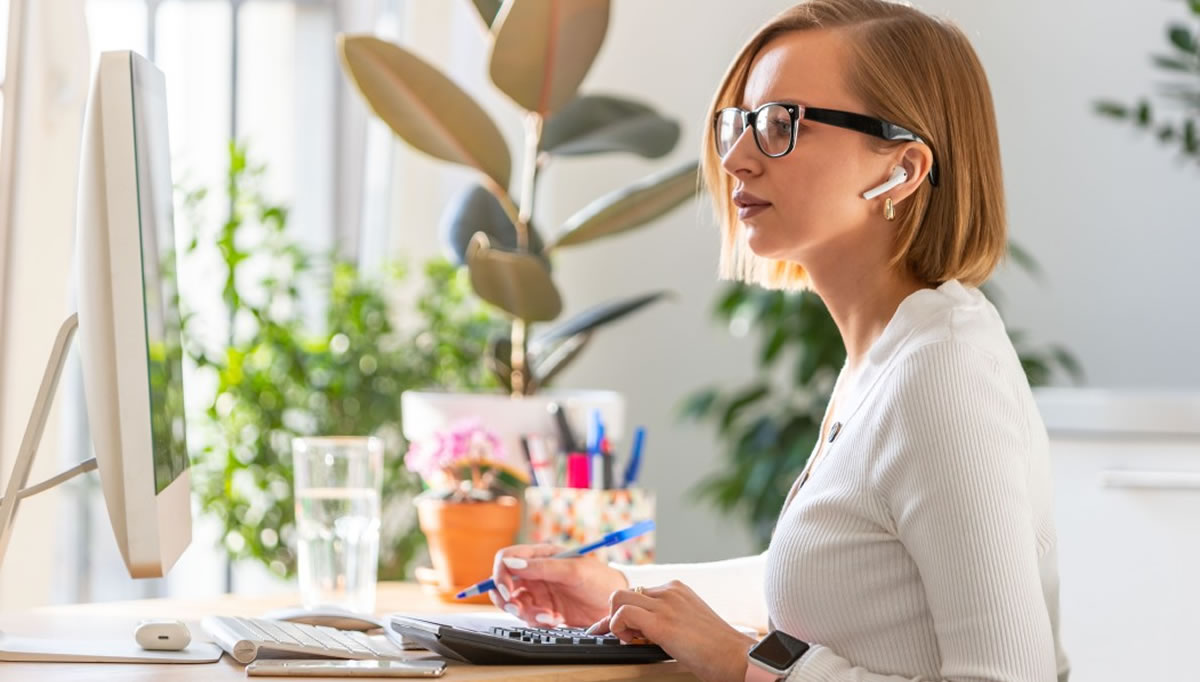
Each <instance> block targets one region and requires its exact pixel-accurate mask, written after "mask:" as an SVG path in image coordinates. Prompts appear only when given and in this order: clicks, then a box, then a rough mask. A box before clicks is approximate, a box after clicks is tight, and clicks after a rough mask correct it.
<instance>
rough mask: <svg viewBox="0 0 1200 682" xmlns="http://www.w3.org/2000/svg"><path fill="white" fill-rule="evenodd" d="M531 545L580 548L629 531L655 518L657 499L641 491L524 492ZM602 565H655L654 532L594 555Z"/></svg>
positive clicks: (553, 489)
mask: <svg viewBox="0 0 1200 682" xmlns="http://www.w3.org/2000/svg"><path fill="white" fill-rule="evenodd" d="M525 511H526V514H527V520H528V522H529V525H528V528H529V540H530V542H533V543H542V542H545V543H551V544H556V545H562V546H564V547H568V548H569V547H578V546H579V545H583V544H586V543H589V542H592V541H594V540H597V539H599V538H600V537H601V536H603V535H604V534H605V533H611V532H613V531H615V530H621V529H623V528H628V527H629V526H632V525H633V524H635V523H638V522H639V521H649V520H652V519H653V518H654V493H652V492H650V491H649V490H642V489H640V488H629V489H624V490H588V489H584V488H539V487H536V486H530V487H528V488H526V489H525ZM594 554H595V555H596V556H598V557H599V558H601V559H603V560H604V561H615V562H618V563H622V564H649V563H654V531H651V532H649V533H646V534H645V535H641V536H639V537H636V538H633V539H632V540H626V541H625V542H622V543H620V544H617V545H612V546H610V547H603V548H601V549H598V550H596V551H595V552H594Z"/></svg>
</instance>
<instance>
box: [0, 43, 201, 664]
mask: <svg viewBox="0 0 1200 682" xmlns="http://www.w3.org/2000/svg"><path fill="white" fill-rule="evenodd" d="M169 152H170V149H169V146H168V139H167V105H166V95H165V79H164V77H163V74H162V72H161V71H159V70H158V69H157V68H155V66H154V65H153V64H151V63H150V62H149V61H147V60H145V59H144V58H142V57H140V56H139V55H137V54H135V53H133V52H128V51H122V52H105V53H103V54H102V55H100V62H99V65H98V68H97V71H96V74H95V78H94V80H93V83H92V89H91V93H90V95H89V97H88V105H87V111H86V113H85V116H84V136H83V147H82V154H81V159H80V169H79V195H78V210H77V213H76V216H77V217H76V255H75V273H74V276H75V287H74V288H75V290H76V300H77V305H78V311H77V312H75V313H71V314H70V315H69V316H68V318H67V320H66V322H64V323H63V325H62V327H61V328H60V330H59V333H58V337H57V338H56V340H55V344H54V347H53V349H52V350H51V354H50V360H49V362H48V363H47V366H46V372H45V374H44V375H43V378H42V384H41V386H40V388H39V390H38V395H37V398H36V399H35V401H34V406H33V411H32V415H31V416H30V420H29V424H28V425H27V426H26V429H25V436H24V438H23V439H22V441H21V447H20V450H19V451H18V454H17V459H16V462H15V464H14V467H13V472H12V475H11V476H10V478H9V481H8V483H7V485H6V490H5V494H4V498H3V500H0V563H2V562H3V559H4V552H5V549H6V547H7V545H8V539H9V537H10V534H11V530H12V522H13V519H14V515H15V514H16V510H17V506H18V504H19V503H20V501H21V499H22V498H24V497H28V496H29V495H33V494H36V493H38V492H41V491H42V490H46V489H48V488H51V487H53V486H55V485H57V484H59V483H62V482H63V481H65V480H67V479H69V478H71V477H72V476H75V475H78V474H80V473H83V472H85V471H90V470H92V469H98V470H99V472H100V483H101V489H102V490H103V493H104V501H105V504H106V507H107V509H108V516H109V519H110V521H111V522H112V527H113V532H114V534H115V536H116V540H117V546H118V547H119V548H120V551H121V556H122V557H124V559H125V565H126V566H127V567H128V569H129V574H130V576H131V577H134V578H153V577H160V576H162V575H163V574H164V573H166V571H167V570H169V569H170V568H171V566H172V565H173V564H174V563H175V560H176V559H178V558H179V555H180V554H182V553H183V550H184V549H185V548H186V547H187V545H188V543H189V542H190V541H191V537H192V523H191V480H190V477H189V475H188V453H187V433H186V428H185V425H184V403H183V376H182V375H183V344H182V336H181V325H180V315H179V306H178V302H179V299H178V288H177V282H176V274H177V270H176V261H175V239H174V236H175V234H174V233H175V224H174V219H173V211H172V185H171V166H170V154H169ZM76 330H78V332H79V341H80V358H81V360H82V365H83V387H84V396H85V399H86V400H85V402H86V405H87V415H88V427H89V431H90V435H91V441H92V446H93V449H94V451H95V457H94V458H92V459H89V460H88V461H86V462H84V463H82V464H80V465H78V466H75V467H72V468H71V469H68V470H67V471H64V472H63V473H61V474H59V475H57V476H55V477H53V478H50V479H48V480H46V481H43V482H41V483H39V484H37V485H34V486H29V487H26V482H27V481H28V478H29V471H30V468H31V466H32V463H33V458H34V456H35V455H36V454H37V449H38V443H39V441H40V440H41V435H42V431H43V429H44V427H45V423H46V418H47V415H48V413H49V411H50V403H51V401H52V400H53V398H54V391H55V389H56V387H57V385H58V379H59V377H60V376H61V374H62V368H63V363H64V361H65V358H66V355H67V349H68V347H69V346H70V343H71V339H72V337H73V336H74V334H75V332H76ZM219 657H220V650H219V649H217V648H216V647H214V646H212V645H207V644H203V643H199V644H193V645H192V646H190V647H189V648H188V649H186V650H184V651H179V652H147V651H141V650H140V649H139V648H138V647H137V645H136V644H135V643H134V640H133V636H132V633H129V634H128V635H127V637H126V638H124V639H115V640H98V641H87V640H80V639H78V638H66V639H37V638H28V637H19V636H13V635H11V634H9V633H4V634H3V635H2V636H0V660H3V661H77V662H83V661H97V662H105V661H109V662H118V661H119V662H133V661H156V662H181V663H187V662H198V661H215V660H217V658H219Z"/></svg>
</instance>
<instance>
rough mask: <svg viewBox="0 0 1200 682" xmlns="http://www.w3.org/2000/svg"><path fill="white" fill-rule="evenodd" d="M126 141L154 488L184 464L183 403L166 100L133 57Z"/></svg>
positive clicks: (159, 84) (154, 77) (159, 83)
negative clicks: (130, 149) (138, 245)
mask: <svg viewBox="0 0 1200 682" xmlns="http://www.w3.org/2000/svg"><path fill="white" fill-rule="evenodd" d="M131 68H132V69H133V74H132V75H133V84H134V88H133V113H134V115H133V120H134V131H133V134H134V149H135V154H136V159H137V193H138V214H139V221H140V228H141V236H142V289H143V291H144V292H145V296H144V298H145V320H146V330H145V332H146V349H147V358H146V362H147V366H148V370H149V377H150V429H151V432H152V434H151V436H152V439H153V442H154V488H155V493H156V494H157V493H161V492H162V491H163V490H164V489H166V487H167V486H168V485H170V484H171V482H172V481H174V480H175V479H176V478H177V477H178V476H179V475H180V474H181V473H183V471H184V470H185V469H187V466H188V453H187V438H186V435H185V428H184V405H183V346H182V339H181V336H180V333H181V328H180V319H179V293H178V292H179V289H178V282H177V279H176V263H175V220H174V209H173V204H172V201H173V199H172V196H171V193H172V187H171V179H170V178H171V174H170V173H169V172H165V171H167V169H169V168H170V166H169V164H170V152H169V149H168V139H167V128H166V122H167V112H166V107H167V102H166V93H165V92H164V88H163V80H162V76H161V75H159V74H157V73H156V72H154V71H153V70H152V69H151V68H149V67H148V64H146V63H142V62H141V61H140V60H133V61H132V63H131Z"/></svg>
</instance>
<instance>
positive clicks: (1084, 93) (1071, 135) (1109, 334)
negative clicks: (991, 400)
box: [393, 0, 1200, 561]
mask: <svg viewBox="0 0 1200 682" xmlns="http://www.w3.org/2000/svg"><path fill="white" fill-rule="evenodd" d="M468 4H469V3H452V7H451V8H449V9H446V10H441V9H438V8H436V7H432V6H431V3H413V5H420V7H413V8H412V11H411V14H410V16H409V17H408V19H409V23H408V29H407V30H408V34H407V35H406V36H405V38H404V40H405V42H406V43H407V44H409V45H412V46H413V47H414V48H415V49H417V50H418V51H419V52H421V53H423V54H424V55H426V57H427V58H428V59H430V60H431V61H433V62H435V63H437V64H438V65H440V66H441V67H442V68H443V69H445V70H448V71H451V72H452V73H455V74H456V75H457V77H458V79H459V81H460V83H463V84H464V87H467V88H468V90H470V91H472V92H473V93H476V94H477V96H479V97H481V98H482V99H484V101H485V106H486V107H487V108H488V110H489V111H492V112H494V113H493V116H494V117H495V118H497V119H498V120H499V121H500V122H501V125H502V128H503V129H504V131H505V133H506V135H507V136H508V138H509V140H510V146H511V147H512V148H513V149H518V148H519V147H518V146H517V144H516V143H517V141H518V140H519V137H518V135H519V133H520V130H519V122H518V119H517V118H516V114H515V109H513V108H512V106H511V105H509V104H508V103H507V102H506V100H505V99H504V97H503V96H502V95H499V94H498V93H496V91H495V89H494V88H493V87H491V85H490V83H488V81H487V79H486V75H485V74H486V71H485V67H484V60H485V58H486V52H485V50H484V49H483V48H482V41H480V40H478V39H477V37H476V36H475V34H474V31H476V30H477V26H476V23H473V22H476V19H475V17H474V16H472V15H471V13H470V12H471V10H469V9H468V8H467V7H466V6H467V5H468ZM791 4H792V3H791V2H789V1H788V0H759V1H758V2H755V3H741V2H736V3H735V2H732V1H731V0H706V1H705V2H696V1H695V0H655V1H654V2H642V1H637V2H635V1H634V0H617V2H615V3H614V5H615V7H614V11H613V17H612V23H611V25H610V28H609V34H608V37H607V41H606V43H605V46H604V48H603V49H602V51H601V53H600V56H599V58H598V60H597V62H596V64H595V66H594V67H593V69H592V72H591V73H590V74H589V76H588V79H587V81H586V82H585V85H584V89H585V90H587V91H591V92H600V91H608V92H614V93H619V94H623V95H628V96H631V97H636V98H639V99H642V100H645V101H647V102H649V103H651V104H653V105H654V106H656V107H658V108H659V109H660V110H661V111H663V112H665V113H667V114H669V115H672V116H675V117H677V118H678V119H679V120H680V121H681V123H682V124H683V126H684V134H683V141H682V142H681V144H680V147H679V148H678V149H677V150H676V151H675V152H674V153H673V154H672V156H671V158H670V159H668V160H667V161H666V162H665V163H671V162H674V161H680V160H683V159H686V158H694V157H695V156H696V154H697V149H696V147H697V144H698V140H699V137H700V135H701V130H702V127H703V126H704V121H702V120H701V119H702V118H703V115H704V113H705V109H706V106H707V104H708V100H709V98H710V96H711V93H712V91H713V89H714V88H715V86H716V84H717V81H718V80H719V78H720V77H721V75H722V74H723V72H724V70H725V68H726V66H727V64H728V61H729V60H730V59H731V58H732V56H733V54H734V53H735V51H736V50H737V49H738V47H740V45H741V44H742V43H743V42H744V40H746V39H747V38H748V37H749V36H750V34H751V33H752V32H753V30H754V29H755V28H756V27H757V26H758V25H760V24H761V23H762V22H764V21H765V20H766V19H768V18H769V17H771V16H772V15H773V14H774V13H776V12H778V11H780V10H782V9H784V8H786V7H788V6H790V5H791ZM917 4H918V6H921V7H923V8H924V9H926V10H928V11H931V12H934V13H939V14H943V15H947V16H949V17H951V18H952V19H954V20H956V21H957V22H959V23H960V24H961V25H962V27H963V28H964V30H965V31H966V32H967V33H968V35H969V36H970V37H971V40H972V41H973V43H974V44H975V46H976V49H977V50H978V51H979V53H980V56H981V59H982V60H983V63H984V66H985V68H986V69H987V71H988V73H989V76H990V78H991V83H992V88H993V91H994V95H995V99H996V102H997V111H998V118H999V129H1000V130H999V132H1000V139H1001V143H1002V146H1003V153H1004V164H1005V181H1006V188H1007V193H1008V198H1009V211H1010V216H1011V225H1012V237H1013V238H1014V239H1015V240H1017V241H1018V242H1019V243H1021V244H1022V245H1024V246H1025V247H1026V248H1027V249H1028V250H1030V251H1031V252H1032V253H1033V254H1034V255H1035V256H1036V258H1038V260H1039V261H1040V262H1041V264H1042V266H1043V268H1044V270H1045V272H1046V275H1047V281H1046V284H1045V285H1044V286H1043V285H1039V284H1038V283H1036V282H1033V281H1031V280H1029V279H1028V278H1027V277H1025V276H1023V275H1020V274H1019V273H1016V274H1014V273H1011V272H1006V273H1001V274H1000V275H999V276H998V284H999V285H1000V288H1001V291H1002V293H1004V294H1005V297H1004V300H1003V301H1002V302H1001V305H1002V309H1003V311H1004V313H1005V314H1006V316H1007V318H1008V319H1009V321H1010V324H1011V325H1012V326H1015V327H1021V328H1026V329H1029V330H1030V331H1031V332H1032V333H1033V335H1034V337H1035V338H1036V339H1038V340H1043V341H1055V342H1060V343H1063V344H1065V345H1066V346H1067V347H1068V348H1070V349H1071V350H1073V351H1074V352H1075V353H1076V355H1077V356H1078V357H1079V358H1080V360H1081V361H1082V362H1083V364H1084V366H1085V369H1086V370H1087V372H1088V378H1089V382H1090V383H1091V384H1093V385H1101V386H1196V385H1198V384H1200V357H1198V353H1200V350H1198V349H1200V343H1198V337H1200V315H1198V313H1200V303H1198V299H1197V295H1196V293H1195V292H1196V290H1197V287H1196V286H1195V285H1194V284H1193V282H1192V279H1191V277H1190V276H1189V275H1188V274H1187V273H1188V272H1189V266H1191V265H1192V262H1191V261H1192V259H1193V258H1194V254H1196V253H1197V252H1200V219H1197V217H1196V216H1197V213H1196V206H1197V203H1196V202H1197V200H1198V199H1200V191H1197V188H1200V171H1198V170H1197V169H1194V168H1181V167H1180V164H1179V163H1177V162H1176V161H1175V160H1174V159H1173V158H1172V157H1171V155H1170V154H1169V153H1167V152H1166V151H1165V150H1162V149H1159V148H1158V147H1157V145H1156V144H1154V143H1153V142H1151V141H1150V140H1147V139H1142V138H1141V136H1139V135H1136V134H1134V133H1133V131H1132V130H1130V129H1129V127H1127V126H1119V125H1116V124H1113V123H1110V122H1108V121H1105V120H1101V119H1099V118H1098V117H1097V116H1096V115H1094V114H1093V113H1092V112H1091V102H1092V101H1093V100H1094V99H1096V98H1099V97H1102V96H1111V97H1116V98H1119V99H1123V100H1127V101H1132V100H1133V99H1134V97H1135V96H1137V95H1140V94H1142V93H1145V92H1150V90H1151V83H1152V76H1153V75H1154V74H1153V72H1152V70H1151V69H1150V67H1149V66H1148V62H1149V60H1148V57H1147V55H1148V54H1149V53H1150V52H1151V51H1155V50H1158V49H1160V46H1161V44H1162V43H1163V39H1162V37H1161V36H1162V34H1163V30H1164V26H1165V23H1166V20H1167V18H1168V17H1169V16H1177V17H1181V16H1182V15H1183V12H1184V9H1183V7H1182V5H1181V4H1180V3H1165V2H1164V3H1123V2H1103V3H1096V2H1085V1H1084V0H1059V1H1056V2H1038V1H1036V0H1015V1H1013V2H1006V3H982V2H974V1H972V0H921V1H919V2H918V3H917ZM456 27H457V28H456ZM464 27H465V28H464ZM399 149H400V151H399V152H398V157H399V162H398V163H399V173H400V176H399V180H398V191H397V193H396V206H395V212H396V214H397V215H400V216H402V217H401V218H400V219H399V220H398V222H397V224H396V225H395V226H394V232H393V244H394V247H395V250H396V251H403V252H406V253H408V254H410V255H413V256H417V257H423V256H426V255H429V254H431V253H433V252H434V251H435V250H436V248H437V247H436V240H435V238H434V232H435V226H436V225H437V219H438V216H439V215H440V211H441V209H442V207H443V206H444V204H445V202H446V201H447V200H448V199H449V197H450V196H451V195H452V192H453V189H454V188H456V187H459V186H461V184H462V183H464V182H465V181H467V180H468V179H469V178H470V177H471V174H470V173H469V172H465V171H463V170H460V169H457V168H451V167H449V166H447V165H445V164H441V163H438V162H433V161H429V160H427V159H426V158H424V157H421V156H419V155H418V154H416V153H414V152H411V151H410V150H408V149H407V148H406V147H404V146H403V145H401V146H400V148H399ZM514 155H516V154H515V153H514ZM661 163H664V162H659V163H652V162H644V161H641V160H639V159H636V158H629V157H618V156H613V157H605V158H603V159H597V158H591V159H585V160H577V161H567V162H560V163H559V164H558V165H557V166H555V167H553V168H552V169H551V170H550V172H549V174H548V177H547V178H546V181H545V182H544V184H543V187H542V194H541V196H540V197H539V200H538V207H537V209H538V212H537V214H536V216H540V222H541V224H543V225H553V224H555V223H556V222H557V221H561V220H562V219H563V218H565V217H566V216H568V215H570V213H571V212H573V211H574V210H576V209H577V208H579V207H580V206H583V205H584V204H585V203H586V202H587V201H589V200H590V199H592V198H593V197H596V196H598V195H599V194H601V193H603V192H605V191H608V190H610V189H614V188H616V187H619V186H622V185H624V184H626V183H628V182H631V181H632V180H634V179H636V178H638V177H640V176H642V175H643V174H645V173H646V172H648V171H649V170H651V169H652V168H657V167H662V166H661V165H660V164H661ZM716 258H717V235H716V233H715V229H714V226H713V222H712V219H711V217H710V213H709V209H708V206H707V204H704V203H702V202H698V203H697V206H692V207H688V208H686V209H682V210H679V211H678V212H676V213H674V214H673V215H671V216H670V217H669V218H668V219H665V220H663V221H662V222H661V223H660V224H658V225H657V226H656V227H654V228H653V229H651V230H649V231H646V232H642V233H638V234H633V235H630V236H626V237H622V238H619V239H616V240H613V241H611V242H607V243H599V244H595V245H592V246H587V247H582V248H578V249H570V250H568V251H564V252H563V253H562V254H561V256H560V259H559V261H558V266H557V269H556V278H557V280H558V282H559V283H560V285H561V287H562V289H563V293H564V296H565V298H566V301H567V308H568V310H567V313H568V314H570V313H571V312H573V311H577V310H579V309H581V308H582V307H585V306H587V305H589V304H592V303H595V302H598V301H601V300H606V299H609V298H612V297H616V296H622V295H626V294H632V293H636V292H641V291H645V290H649V289H653V288H656V287H664V286H665V287H669V288H672V289H674V290H675V291H677V292H679V294H680V298H679V300H678V302H675V303H669V304H665V305H661V306H659V307H658V308H656V309H655V310H653V311H652V312H647V313H644V314H642V315H639V316H637V317H635V318H633V319H631V320H629V321H628V322H626V323H624V324H622V325H620V326H618V327H614V328H611V329H608V330H606V331H604V333H602V334H598V335H597V338H596V339H595V340H594V341H593V346H592V347H591V348H590V349H589V350H588V352H587V353H586V354H585V355H584V356H583V357H582V358H581V360H580V361H579V362H578V363H577V364H576V365H575V367H574V368H573V369H571V370H569V371H568V373H567V374H566V375H565V376H564V381H563V383H564V384H565V385H569V386H578V387H605V388H613V389H617V390H620V391H622V392H624V393H625V394H626V395H627V396H628V398H629V403H630V411H631V420H633V421H635V422H641V423H645V424H647V425H648V427H649V430H650V439H649V455H648V460H647V462H646V469H645V472H644V473H645V482H646V484H648V485H650V486H652V487H654V488H656V489H657V490H658V491H659V495H660V512H659V517H660V523H661V527H662V531H663V532H661V533H660V534H659V543H660V550H661V558H662V559H664V560H670V561H676V560H677V561H683V560H699V559H708V558H716V557H724V556H730V555H734V554H738V553H740V552H744V551H745V550H746V549H747V548H748V547H749V543H748V540H747V536H746V534H745V533H744V532H743V531H742V530H741V528H740V527H739V526H737V525H736V524H733V523H731V522H728V521H723V520H721V519H719V518H718V517H717V516H716V514H714V513H713V512H712V511H710V510H709V509H708V508H707V507H705V506H698V505H696V504H694V503H693V502H692V501H691V500H689V499H688V496H687V495H686V491H687V490H688V489H689V488H690V487H691V486H692V485H693V484H694V483H695V482H696V481H697V480H698V479H699V478H700V477H701V476H702V474H703V473H705V472H707V471H709V470H711V469H713V468H715V467H718V466H720V464H721V455H720V454H719V452H718V450H719V448H718V446H717V445H716V444H714V441H713V439H712V437H711V434H710V432H708V431H706V430H704V429H700V428H697V427H694V426H690V425H681V424H679V423H678V422H677V421H676V419H675V418H674V415H675V413H676V408H677V406H678V404H679V401H680V399H681V398H682V397H683V396H684V395H685V394H686V393H688V392H689V391H690V390H692V389H694V388H696V387H698V386H701V385H705V384H708V383H712V382H724V383H727V384H728V383H734V382H741V381H743V380H745V378H746V377H747V376H748V374H749V372H751V371H752V367H753V364H752V356H753V353H754V352H755V344H754V343H752V342H750V340H748V339H747V340H734V339H731V338H730V336H729V335H728V333H726V332H725V331H724V330H722V329H721V328H719V327H717V326H716V325H714V324H712V323H710V321H709V320H710V317H709V312H708V311H709V309H710V306H711V302H712V299H713V295H714V292H715V291H716V290H717V286H718V285H717V283H716V282H715V278H714V273H715V267H716ZM714 538H716V541H714Z"/></svg>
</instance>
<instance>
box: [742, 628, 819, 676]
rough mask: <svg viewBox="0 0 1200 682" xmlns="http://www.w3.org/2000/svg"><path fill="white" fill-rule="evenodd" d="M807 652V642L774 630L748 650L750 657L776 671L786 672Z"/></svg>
mask: <svg viewBox="0 0 1200 682" xmlns="http://www.w3.org/2000/svg"><path fill="white" fill-rule="evenodd" d="M806 651H808V642H805V641H802V640H799V639H796V638H795V637H792V636H791V635H789V634H787V633H786V632H780V631H779V630H775V631H773V632H771V634H769V635H767V636H766V637H764V638H763V640H762V641H761V642H759V643H758V644H756V645H755V646H754V648H753V649H751V650H750V657H751V658H753V659H756V660H758V661H761V662H763V663H765V664H767V665H768V666H770V667H772V668H775V669H776V670H787V669H788V668H790V667H792V665H793V664H794V663H795V662H796V659H798V658H800V657H801V656H803V655H804V652H806Z"/></svg>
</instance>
